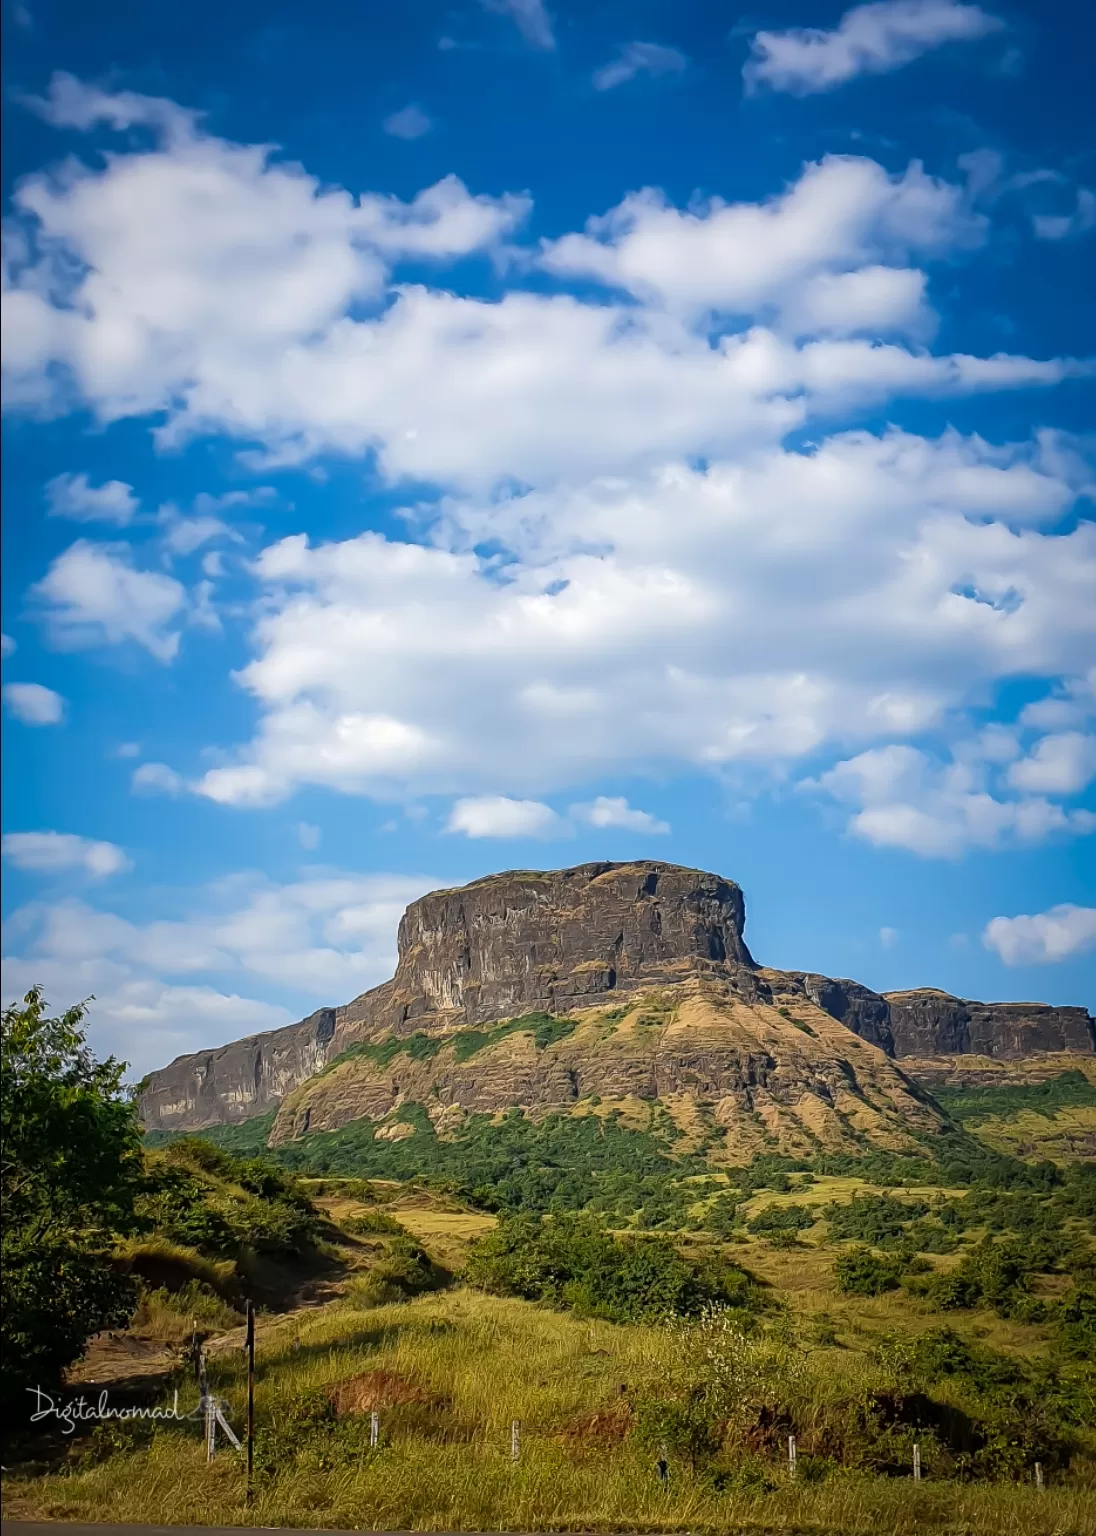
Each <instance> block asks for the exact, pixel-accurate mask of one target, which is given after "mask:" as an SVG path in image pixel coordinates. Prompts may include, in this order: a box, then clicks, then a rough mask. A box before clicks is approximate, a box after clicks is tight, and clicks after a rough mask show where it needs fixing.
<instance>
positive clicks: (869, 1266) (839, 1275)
mask: <svg viewBox="0 0 1096 1536" xmlns="http://www.w3.org/2000/svg"><path fill="white" fill-rule="evenodd" d="M833 1277H834V1279H835V1280H836V1281H837V1288H838V1290H840V1291H844V1292H845V1294H846V1295H848V1296H881V1295H882V1293H883V1292H884V1291H893V1290H896V1289H897V1287H898V1279H899V1268H898V1264H897V1263H896V1262H895V1260H894V1259H892V1258H880V1257H879V1256H878V1255H876V1254H874V1253H872V1251H871V1249H870V1248H860V1247H855V1248H846V1249H845V1251H844V1252H843V1253H839V1254H838V1256H837V1258H836V1259H835V1260H834V1263H833Z"/></svg>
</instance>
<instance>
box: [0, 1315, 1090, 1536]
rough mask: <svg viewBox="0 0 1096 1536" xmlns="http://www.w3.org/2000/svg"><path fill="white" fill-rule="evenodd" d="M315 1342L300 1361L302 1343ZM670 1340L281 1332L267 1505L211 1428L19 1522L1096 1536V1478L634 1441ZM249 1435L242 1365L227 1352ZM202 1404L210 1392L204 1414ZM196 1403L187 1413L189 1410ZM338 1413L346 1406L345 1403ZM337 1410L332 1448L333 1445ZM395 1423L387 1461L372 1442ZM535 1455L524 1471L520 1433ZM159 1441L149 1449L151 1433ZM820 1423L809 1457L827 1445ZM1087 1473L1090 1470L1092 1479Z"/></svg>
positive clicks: (806, 1438) (350, 1328) (538, 1333)
mask: <svg viewBox="0 0 1096 1536" xmlns="http://www.w3.org/2000/svg"><path fill="white" fill-rule="evenodd" d="M298 1340H299V1344H298ZM674 1348H675V1344H674V1336H673V1334H672V1333H670V1332H667V1331H666V1330H661V1329H652V1328H639V1327H621V1326H614V1325H611V1324H607V1323H598V1322H589V1321H581V1320H579V1319H577V1318H575V1317H573V1316H571V1315H568V1314H564V1313H558V1312H552V1311H549V1310H546V1309H544V1308H540V1307H536V1306H533V1305H531V1304H528V1303H523V1302H519V1301H514V1300H505V1299H499V1298H491V1297H486V1296H482V1295H478V1294H475V1293H472V1292H469V1291H462V1290H456V1291H451V1292H448V1293H444V1294H437V1295H433V1296H429V1297H422V1298H419V1299H418V1300H415V1301H413V1302H409V1303H405V1304H403V1305H399V1306H393V1307H384V1308H375V1309H371V1310H368V1311H356V1310H354V1309H352V1308H348V1307H346V1306H339V1305H334V1306H329V1307H325V1308H322V1309H317V1310H315V1311H313V1312H312V1313H297V1314H295V1315H294V1316H293V1317H291V1318H286V1319H281V1320H277V1319H272V1320H264V1321H263V1324H262V1326H261V1327H260V1333H259V1351H258V1373H257V1389H256V1390H257V1401H258V1405H259V1410H258V1411H259V1423H260V1436H259V1442H258V1450H259V1456H258V1467H259V1472H258V1478H257V1484H256V1496H255V1499H254V1502H253V1503H251V1504H250V1505H248V1504H247V1503H246V1502H245V1497H244V1478H243V1469H242V1466H241V1463H240V1460H239V1458H238V1457H237V1456H236V1455H235V1454H234V1453H232V1452H231V1451H228V1450H226V1451H224V1452H222V1453H221V1454H219V1455H218V1457H217V1459H216V1460H215V1462H214V1463H213V1464H212V1466H207V1465H206V1463H205V1459H204V1451H203V1449H202V1446H201V1444H200V1434H199V1428H198V1425H197V1424H193V1423H191V1424H186V1425H184V1426H174V1425H171V1426H166V1427H164V1428H161V1429H159V1430H158V1431H157V1433H156V1434H155V1437H154V1438H152V1439H151V1442H150V1443H142V1444H134V1445H133V1447H132V1448H131V1449H130V1450H128V1451H127V1449H126V1448H125V1444H124V1433H125V1432H124V1431H115V1432H114V1433H115V1438H116V1440H118V1441H119V1443H118V1444H117V1446H116V1448H115V1450H114V1454H112V1455H110V1456H109V1457H108V1458H107V1459H103V1460H101V1461H99V1462H98V1463H97V1464H96V1462H95V1457H96V1455H97V1454H99V1453H97V1452H96V1451H95V1449H94V1448H93V1449H92V1451H91V1452H90V1454H89V1453H85V1454H84V1457H83V1464H80V1462H75V1463H74V1464H73V1465H72V1466H70V1467H68V1468H66V1469H65V1470H64V1471H63V1472H61V1473H57V1472H54V1473H52V1474H50V1475H47V1476H43V1477H38V1478H34V1477H23V1478H17V1479H12V1478H8V1479H7V1480H6V1481H5V1513H7V1514H9V1515H14V1514H21V1515H23V1516H34V1517H36V1518H45V1519H68V1520H100V1521H137V1520H141V1521H151V1522H157V1523H160V1522H162V1523H165V1524H176V1523H196V1524H197V1523H201V1524H230V1525H237V1524H238V1525H257V1526H264V1525H265V1526H271V1525H274V1526H279V1525H280V1526H286V1525H301V1526H310V1527H325V1526H326V1527H329V1528H332V1527H335V1528H348V1529H408V1530H436V1529H443V1530H444V1529H448V1530H467V1531H477V1530H478V1531H489V1530H511V1531H514V1530H544V1531H554V1530H585V1531H595V1530H614V1529H621V1530H633V1531H677V1530H682V1531H684V1530H689V1531H697V1532H701V1531H702V1532H708V1531H711V1532H716V1531H736V1532H743V1533H745V1532H770V1531H771V1532H812V1533H819V1536H821V1533H833V1536H838V1533H840V1536H859V1533H865V1536H867V1533H869V1532H870V1533H872V1536H877V1533H880V1532H888V1533H894V1536H914V1533H918V1536H919V1533H923V1532H934V1533H940V1536H944V1533H948V1536H960V1533H962V1536H983V1533H985V1536H1044V1533H1045V1536H1069V1533H1076V1536H1086V1533H1092V1532H1096V1483H1089V1482H1088V1481H1087V1479H1076V1478H1075V1479H1073V1480H1071V1483H1070V1484H1069V1485H1068V1486H1067V1485H1062V1486H1055V1485H1054V1483H1053V1481H1052V1482H1051V1485H1050V1486H1048V1487H1047V1488H1046V1489H1045V1490H1044V1491H1042V1492H1038V1491H1037V1490H1036V1489H1035V1488H1034V1486H1027V1485H1024V1484H981V1485H963V1484H961V1483H959V1484H957V1483H955V1482H948V1483H943V1482H934V1481H933V1477H932V1467H931V1465H930V1466H928V1467H927V1469H926V1470H927V1474H928V1475H927V1477H926V1480H925V1481H924V1482H922V1483H921V1484H919V1485H915V1484H914V1483H913V1481H912V1478H908V1477H893V1476H891V1477H882V1476H877V1475H871V1474H869V1473H865V1472H863V1471H857V1470H842V1471H837V1472H834V1473H833V1474H832V1475H829V1476H827V1477H826V1478H825V1480H824V1481H815V1476H816V1473H815V1471H814V1469H813V1468H812V1463H811V1460H810V1457H809V1455H806V1456H804V1457H803V1460H802V1461H801V1471H800V1476H799V1477H798V1478H797V1479H796V1480H795V1481H792V1480H791V1478H790V1477H789V1476H788V1473H787V1469H786V1467H785V1466H784V1465H783V1464H782V1461H781V1459H780V1456H779V1455H770V1456H769V1457H768V1458H767V1459H766V1458H762V1457H760V1456H757V1457H752V1458H750V1457H745V1458H743V1459H742V1461H741V1462H740V1464H739V1465H738V1467H737V1469H732V1470H731V1472H730V1475H728V1476H726V1477H724V1478H723V1479H722V1481H720V1480H719V1479H715V1478H713V1477H712V1476H711V1475H709V1474H703V1475H702V1474H694V1473H693V1471H692V1470H691V1469H690V1467H689V1464H688V1460H687V1459H686V1458H682V1457H676V1456H675V1457H672V1458H671V1461H670V1467H669V1476H668V1480H667V1483H666V1485H665V1486H663V1485H662V1484H661V1483H660V1481H659V1479H658V1477H657V1475H656V1471H655V1461H656V1458H657V1455H658V1447H657V1445H652V1444H649V1443H643V1442H642V1441H641V1440H640V1439H637V1437H636V1436H635V1435H632V1434H628V1433H626V1432H625V1431H626V1429H627V1412H626V1408H625V1406H624V1405H625V1404H626V1403H627V1401H629V1400H630V1398H631V1397H632V1396H634V1394H635V1393H636V1392H638V1391H640V1390H642V1388H643V1386H644V1384H645V1383H650V1382H652V1381H657V1380H659V1379H660V1378H663V1377H665V1376H666V1375H668V1374H672V1372H673V1371H674V1369H675V1360H674V1358H673V1351H674ZM867 1369H868V1363H867V1357H866V1355H865V1354H864V1352H863V1350H862V1349H861V1348H857V1347H845V1348H830V1349H825V1350H819V1351H815V1352H814V1354H813V1372H814V1374H813V1382H814V1385H813V1386H812V1389H811V1390H812V1392H814V1393H815V1394H816V1395H817V1394H821V1395H822V1396H825V1395H827V1394H829V1395H830V1396H831V1397H835V1398H839V1397H840V1396H841V1394H843V1393H847V1392H850V1391H852V1390H854V1389H855V1388H856V1386H857V1385H858V1384H859V1383H860V1382H862V1380H863V1379H864V1378H865V1373H866V1372H867ZM214 1373H215V1385H216V1389H217V1391H218V1392H220V1393H221V1394H223V1396H224V1398H225V1399H226V1400H227V1402H228V1404H229V1408H230V1417H231V1420H232V1421H233V1422H234V1423H235V1424H236V1425H237V1426H238V1425H239V1424H240V1422H241V1419H242V1410H243V1386H244V1378H243V1361H242V1358H241V1356H240V1354H239V1352H238V1351H236V1350H231V1351H225V1352H224V1353H222V1354H219V1355H218V1356H216V1357H215V1365H214ZM193 1396H194V1391H193V1389H192V1388H191V1389H190V1391H189V1398H192V1397H193ZM189 1398H188V1397H187V1393H186V1392H185V1391H184V1394H183V1401H184V1406H186V1404H187V1403H188V1402H189ZM333 1401H334V1404H335V1405H336V1406H335V1407H334V1408H332V1407H331V1404H332V1402H333ZM320 1405H326V1416H325V1417H323V1432H322V1433H316V1432H315V1430H316V1427H317V1423H316V1421H317V1415H319V1414H320ZM374 1408H375V1409H376V1410H377V1411H378V1413H379V1415H380V1422H381V1444H380V1446H379V1448H378V1449H377V1450H376V1451H371V1450H370V1449H369V1445H368V1435H367V1433H366V1430H367V1424H368V1418H369V1413H370V1411H371V1410H372V1409H374ZM514 1420H517V1421H518V1422H519V1424H520V1456H519V1460H518V1461H517V1462H516V1463H514V1462H513V1461H511V1458H510V1447H511V1439H510V1436H511V1424H512V1421H514ZM139 1435H140V1431H138V1432H137V1436H139ZM810 1443H811V1441H810V1429H809V1426H808V1427H807V1429H806V1432H805V1433H804V1434H803V1438H802V1445H803V1447H804V1448H806V1447H809V1445H810ZM1088 1470H1089V1471H1090V1472H1091V1471H1092V1470H1093V1469H1092V1468H1089V1469H1088Z"/></svg>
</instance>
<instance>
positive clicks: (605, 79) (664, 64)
mask: <svg viewBox="0 0 1096 1536" xmlns="http://www.w3.org/2000/svg"><path fill="white" fill-rule="evenodd" d="M688 62H689V61H688V59H687V58H686V57H685V55H684V54H683V53H682V52H681V51H680V49H677V48H667V47H665V46H664V45H663V44H661V43H639V42H635V43H625V45H624V47H623V48H621V49H619V50H618V52H617V56H616V58H615V59H611V60H610V61H609V63H608V64H603V65H602V66H601V68H600V69H596V70H595V71H594V74H593V85H594V89H595V90H596V91H611V90H614V89H615V88H616V87H617V86H618V85H624V84H626V83H627V82H628V81H629V80H634V79H635V77H636V76H637V75H651V76H654V77H655V78H657V77H658V76H659V75H679V74H681V72H682V71H683V70H684V69H685V67H686V65H687V64H688Z"/></svg>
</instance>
